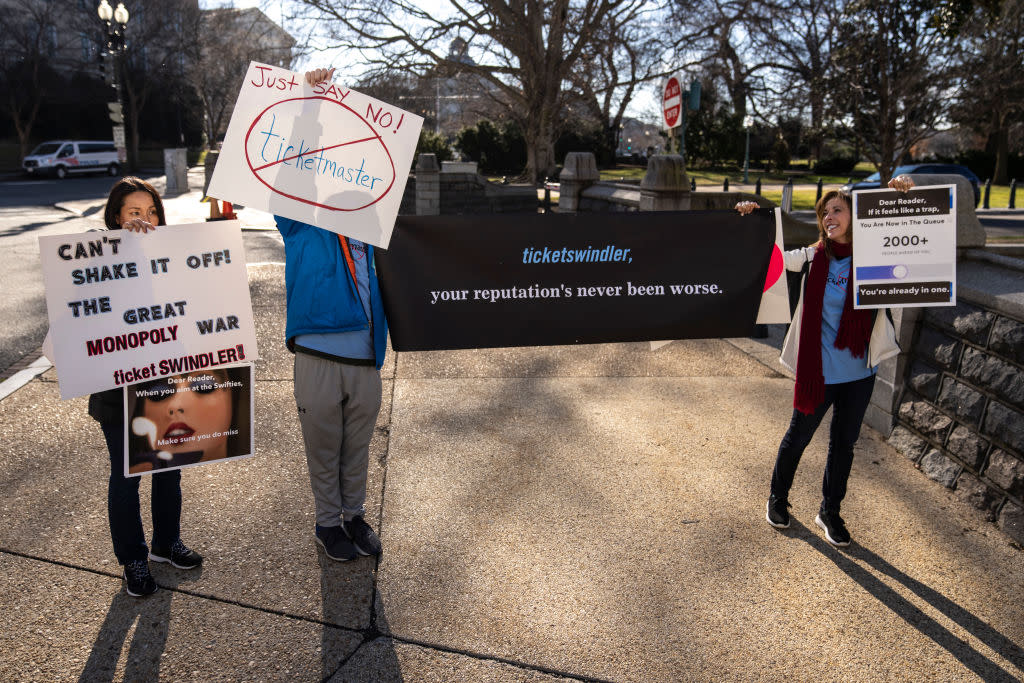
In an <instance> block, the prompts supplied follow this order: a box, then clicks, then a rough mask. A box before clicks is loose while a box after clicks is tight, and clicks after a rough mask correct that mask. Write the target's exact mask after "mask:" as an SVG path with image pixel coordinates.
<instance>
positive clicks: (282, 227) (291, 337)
mask: <svg viewBox="0 0 1024 683" xmlns="http://www.w3.org/2000/svg"><path fill="white" fill-rule="evenodd" d="M274 219H275V220H276V221H277V229H278V230H279V231H280V232H281V236H282V237H284V254H285V256H284V260H285V267H284V284H285V291H286V292H287V294H286V298H287V323H286V326H285V339H286V343H287V345H288V349H289V350H290V351H293V352H294V351H295V348H294V345H295V337H296V336H298V335H300V334H313V333H317V334H323V333H330V332H351V331H353V330H365V329H367V327H369V321H368V320H367V319H366V313H365V312H364V311H363V305H362V303H361V302H360V301H359V294H358V292H357V291H356V283H355V281H354V280H353V279H352V273H351V271H350V270H349V267H348V262H347V261H346V259H345V254H344V252H343V251H342V246H341V242H340V240H339V239H338V235H337V234H336V233H333V232H330V231H329V230H324V229H322V228H318V227H316V226H313V225H309V224H307V223H300V222H299V221H293V220H292V219H290V218H284V217H283V216H274ZM373 254H374V252H373V246H372V245H369V244H367V245H366V258H367V263H368V264H369V272H370V310H371V311H372V312H373V320H374V322H375V324H374V326H373V350H374V355H375V356H376V364H377V369H378V370H379V369H380V366H381V365H383V363H384V351H385V349H386V348H387V337H388V324H387V319H386V318H385V316H384V305H383V303H382V302H381V298H380V285H379V284H378V282H377V266H376V264H375V263H374V259H373Z"/></svg>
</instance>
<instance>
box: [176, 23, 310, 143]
mask: <svg viewBox="0 0 1024 683" xmlns="http://www.w3.org/2000/svg"><path fill="white" fill-rule="evenodd" d="M195 35H198V36H200V39H199V40H198V41H195V43H196V47H195V48H194V49H193V51H192V55H191V59H190V62H189V64H190V66H189V68H188V78H189V80H190V81H191V83H192V86H193V87H194V88H195V90H196V92H197V94H198V95H199V99H200V100H201V101H202V105H203V126H204V130H205V133H206V139H207V141H208V142H207V144H209V145H213V144H214V143H215V142H216V140H217V139H218V137H219V136H220V135H222V134H223V133H224V131H225V130H226V129H227V125H228V121H229V119H230V118H231V113H232V111H234V107H235V100H236V99H237V97H238V91H239V89H240V87H241V84H242V79H243V78H245V73H246V70H247V69H248V68H249V62H252V61H257V62H264V63H271V64H274V65H276V66H281V67H284V68H286V69H290V68H291V66H292V62H293V61H294V58H295V55H294V53H293V51H292V46H293V45H294V39H292V38H291V36H289V35H288V34H287V33H285V32H284V31H283V30H282V29H281V28H280V27H279V26H277V24H275V23H273V22H272V21H270V20H269V19H268V18H267V17H266V15H264V14H263V13H262V12H261V11H260V10H258V9H256V8H249V9H234V8H222V9H213V10H207V11H204V12H201V13H200V14H198V15H197V16H196V17H195Z"/></svg>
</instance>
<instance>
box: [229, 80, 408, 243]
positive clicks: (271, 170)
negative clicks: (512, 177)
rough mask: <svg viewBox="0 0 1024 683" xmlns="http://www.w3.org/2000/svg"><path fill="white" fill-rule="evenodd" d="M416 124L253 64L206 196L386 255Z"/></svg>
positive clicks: (386, 107) (349, 94) (342, 90)
mask: <svg viewBox="0 0 1024 683" xmlns="http://www.w3.org/2000/svg"><path fill="white" fill-rule="evenodd" d="M422 125H423V119H422V118H421V117H419V116H416V115H415V114H412V113H409V112H407V111H403V110H401V109H399V108H397V107H394V106H392V105H390V104H387V103H385V102H381V101H380V100H376V99H374V98H372V97H370V96H368V95H364V94H362V93H359V92H356V91H355V90H352V89H351V88H347V87H344V86H341V85H336V84H332V83H320V84H317V85H316V86H315V87H313V86H310V85H309V84H308V83H306V82H305V80H304V78H303V76H302V75H301V74H297V73H295V72H292V71H288V70H287V69H282V68H280V67H276V66H270V65H268V64H259V63H257V62H252V63H250V64H249V71H248V73H247V74H246V76H245V81H244V82H243V84H242V89H241V91H240V92H239V94H238V101H237V102H236V103H235V109H234V113H233V114H232V116H231V122H230V123H229V124H228V131H227V135H226V136H225V138H224V145H223V146H222V148H221V153H220V156H219V157H218V159H217V167H216V169H215V171H214V174H213V178H212V179H211V181H210V189H209V195H210V196H211V197H216V198H217V199H222V200H227V201H229V202H233V203H237V204H243V205H245V206H248V207H252V208H256V209H260V210H263V211H269V212H270V213H274V214H277V215H281V216H285V217H287V218H291V219H293V220H297V221H302V222H303V223H309V224H310V225H315V226H317V227H320V228H324V229H327V230H331V231H333V232H337V233H340V234H344V235H347V236H349V237H354V238H356V239H358V240H361V241H363V242H368V243H370V244H373V245H374V246H378V247H382V248H387V246H388V242H390V240H391V231H392V229H393V228H394V223H395V217H396V216H397V215H398V208H399V205H400V204H401V202H402V194H403V193H404V191H405V184H406V181H407V180H408V179H409V170H410V168H412V162H413V155H414V154H415V152H416V143H417V141H418V140H419V135H420V128H421V127H422Z"/></svg>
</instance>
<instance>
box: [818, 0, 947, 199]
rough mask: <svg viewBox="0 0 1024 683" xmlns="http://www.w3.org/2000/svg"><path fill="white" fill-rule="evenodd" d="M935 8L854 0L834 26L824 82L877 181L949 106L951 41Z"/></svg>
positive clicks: (921, 2) (913, 2) (923, 0)
mask: <svg viewBox="0 0 1024 683" xmlns="http://www.w3.org/2000/svg"><path fill="white" fill-rule="evenodd" d="M933 11H934V5H933V4H932V3H931V2H930V1H929V0H907V1H906V2H903V3H899V4H896V3H891V2H887V1H885V0H854V1H853V2H851V3H850V4H849V5H848V6H847V7H846V11H845V13H844V17H843V21H842V24H841V25H840V27H839V30H838V37H837V44H836V45H835V47H834V49H833V52H832V64H833V67H834V70H833V72H832V76H831V78H830V80H829V84H828V86H827V89H826V90H827V92H828V94H829V97H830V99H831V102H832V105H833V107H834V109H833V111H834V114H835V116H836V117H837V118H838V119H840V120H842V121H845V122H848V123H849V125H850V128H851V130H852V132H853V134H854V136H855V137H856V139H857V140H858V142H859V143H860V145H861V148H862V149H863V150H864V151H865V153H866V154H867V156H868V158H869V159H870V160H871V161H872V162H873V163H874V164H875V166H876V167H877V168H878V172H879V173H880V174H881V176H882V183H883V184H884V183H885V182H887V181H888V180H889V178H890V176H891V175H892V170H893V168H895V166H896V165H897V164H898V163H899V161H900V159H902V158H903V156H904V155H905V154H907V152H908V151H909V150H910V148H911V147H912V146H913V145H914V144H915V143H916V142H918V141H920V140H922V139H923V138H925V137H926V136H928V135H930V134H931V133H932V132H933V131H934V129H935V125H936V124H937V123H938V122H939V121H940V120H941V119H942V117H943V116H944V115H945V114H946V113H947V111H948V104H947V103H948V101H949V98H948V93H946V92H945V89H946V88H947V87H948V84H949V49H948V48H949V44H948V42H947V40H946V38H945V37H944V36H942V35H941V34H940V32H939V31H938V30H937V29H935V28H933V27H932V26H931V25H930V24H929V21H930V20H931V18H932V14H933Z"/></svg>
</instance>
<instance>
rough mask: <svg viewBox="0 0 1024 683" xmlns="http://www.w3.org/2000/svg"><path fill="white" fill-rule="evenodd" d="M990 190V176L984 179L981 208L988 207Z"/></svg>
mask: <svg viewBox="0 0 1024 683" xmlns="http://www.w3.org/2000/svg"><path fill="white" fill-rule="evenodd" d="M991 192H992V179H991V178H987V179H986V180H985V195H984V196H983V197H982V200H981V208H983V209H987V208H988V195H989V193H991Z"/></svg>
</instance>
